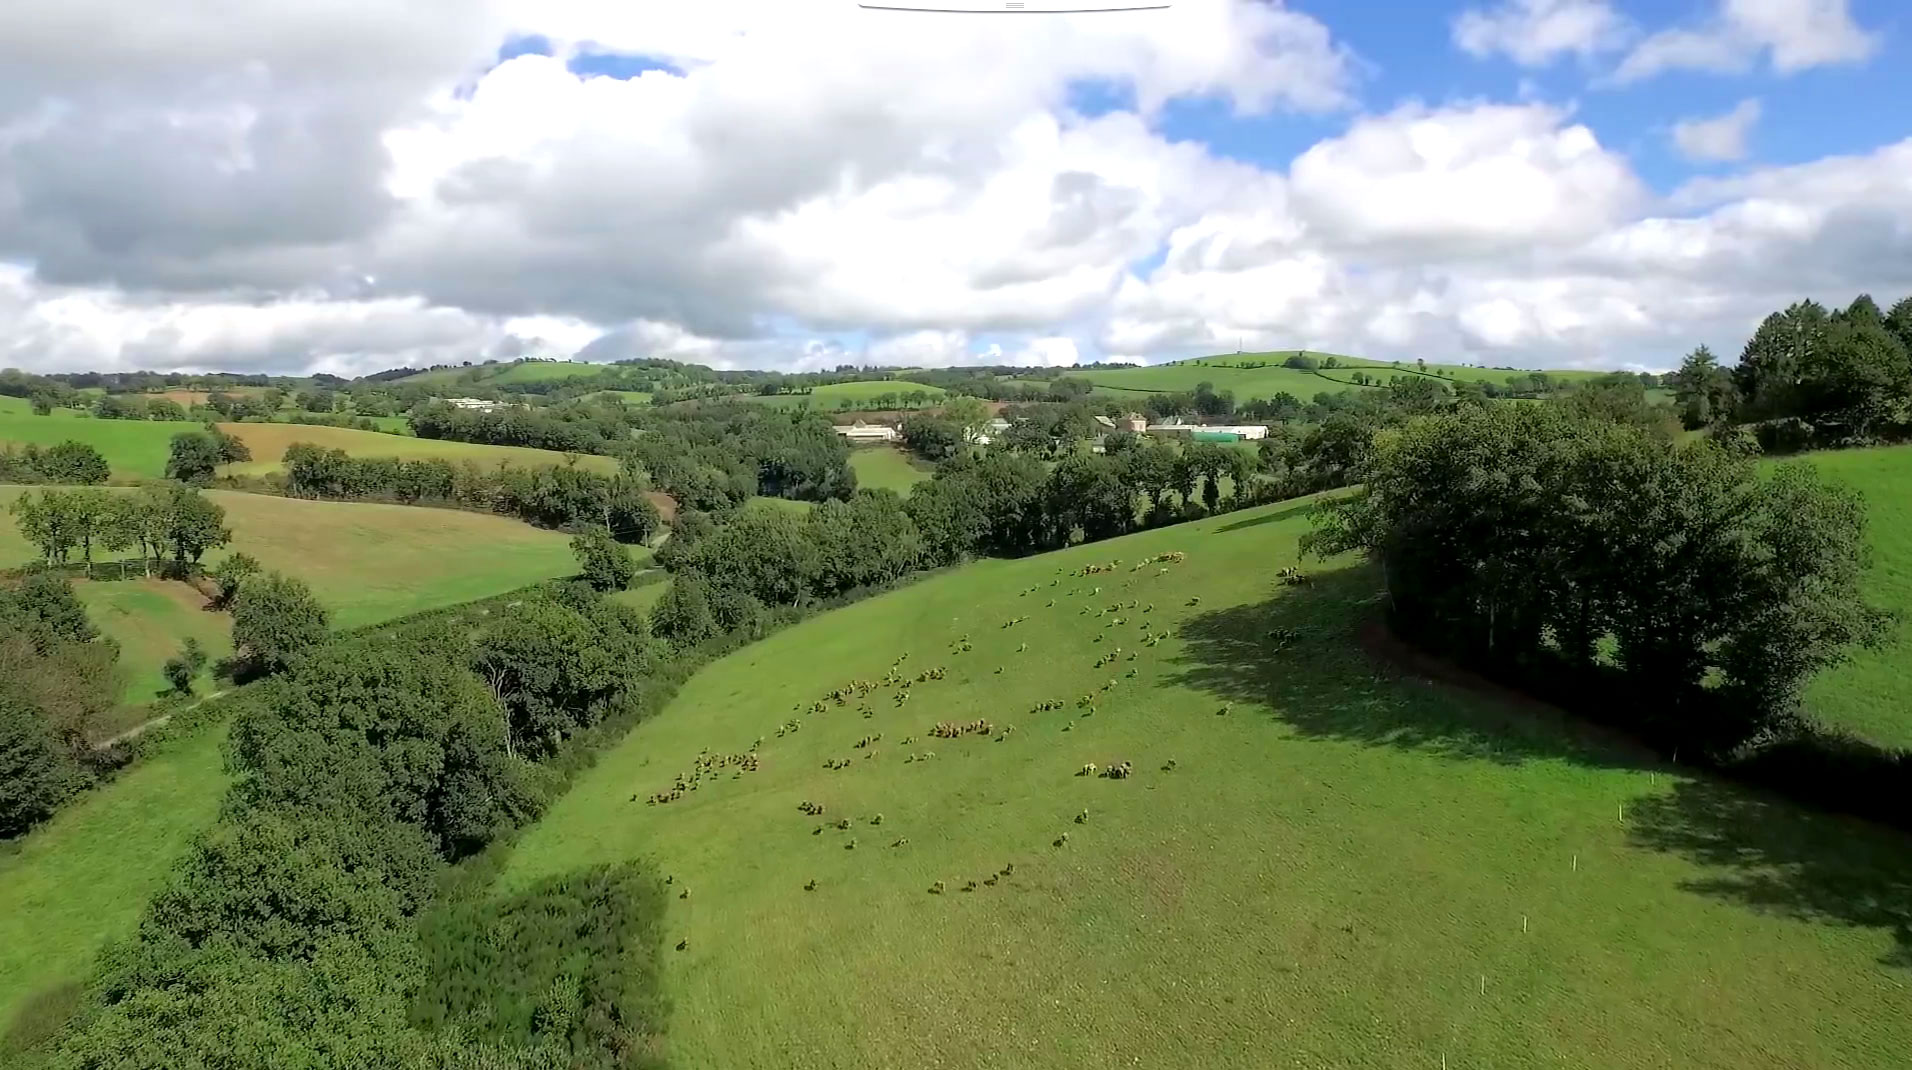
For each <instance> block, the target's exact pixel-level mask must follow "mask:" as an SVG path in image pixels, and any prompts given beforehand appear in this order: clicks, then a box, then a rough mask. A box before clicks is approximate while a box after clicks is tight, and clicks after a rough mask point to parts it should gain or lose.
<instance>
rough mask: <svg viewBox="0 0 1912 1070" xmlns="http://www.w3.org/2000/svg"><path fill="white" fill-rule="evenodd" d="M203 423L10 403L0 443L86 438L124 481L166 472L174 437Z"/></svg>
mask: <svg viewBox="0 0 1912 1070" xmlns="http://www.w3.org/2000/svg"><path fill="white" fill-rule="evenodd" d="M6 400H9V401H17V400H19V399H17V398H8V399H6ZM203 426H204V425H203V424H197V423H193V422H192V421H190V420H97V419H94V418H93V417H91V416H87V415H84V414H82V413H79V412H77V411H75V410H73V409H55V410H53V414H52V415H49V416H35V415H33V414H32V412H31V411H30V410H28V409H27V408H25V406H24V405H22V406H20V407H19V409H18V411H14V409H13V408H12V407H7V408H0V443H11V444H13V445H35V446H43V447H44V446H57V445H59V444H60V443H62V442H84V443H86V444H87V445H89V446H91V447H93V448H94V449H96V450H99V451H100V455H101V456H102V457H105V458H106V464H107V467H109V468H111V469H112V470H113V477H114V478H115V479H121V480H132V479H158V478H159V477H160V476H163V475H165V473H166V458H167V455H168V453H169V451H170V450H171V449H172V441H173V436H174V435H177V434H179V433H180V432H181V431H197V430H199V429H200V428H201V427H203ZM227 426H229V427H259V426H267V425H261V424H229V425H227Z"/></svg>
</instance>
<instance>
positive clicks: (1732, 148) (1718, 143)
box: [1673, 99, 1760, 161]
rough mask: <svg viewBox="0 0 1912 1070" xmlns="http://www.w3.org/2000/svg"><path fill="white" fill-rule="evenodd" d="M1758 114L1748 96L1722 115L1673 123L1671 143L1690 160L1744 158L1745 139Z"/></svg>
mask: <svg viewBox="0 0 1912 1070" xmlns="http://www.w3.org/2000/svg"><path fill="white" fill-rule="evenodd" d="M1759 116H1760V104H1759V101H1757V100H1754V99H1747V100H1742V101H1740V102H1739V103H1738V104H1736V105H1734V106H1733V110H1731V111H1729V112H1727V113H1726V114H1724V115H1716V116H1714V117H1713V118H1710V119H1681V120H1680V121H1679V122H1676V123H1674V124H1673V144H1674V146H1675V147H1676V148H1678V149H1679V150H1680V154H1681V155H1683V156H1685V157H1686V158H1687V159H1689V160H1699V161H1718V160H1743V159H1745V158H1746V154H1747V149H1746V139H1747V137H1748V136H1750V135H1751V134H1752V132H1753V126H1754V124H1756V123H1758V122H1759Z"/></svg>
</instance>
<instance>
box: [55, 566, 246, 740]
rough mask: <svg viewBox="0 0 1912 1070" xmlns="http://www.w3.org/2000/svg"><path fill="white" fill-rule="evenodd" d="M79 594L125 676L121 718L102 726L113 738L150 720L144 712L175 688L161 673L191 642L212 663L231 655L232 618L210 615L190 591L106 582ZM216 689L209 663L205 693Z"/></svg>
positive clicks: (81, 585) (79, 588) (80, 585)
mask: <svg viewBox="0 0 1912 1070" xmlns="http://www.w3.org/2000/svg"><path fill="white" fill-rule="evenodd" d="M74 593H75V594H77V595H79V598H80V601H81V602H82V603H83V604H84V605H85V606H86V614H87V616H88V617H89V618H90V619H91V620H92V621H93V624H94V626H95V627H97V628H99V630H100V631H102V632H104V633H105V634H107V635H110V636H112V637H113V639H114V640H115V641H117V642H118V643H119V647H120V656H119V665H120V672H121V673H122V675H123V676H124V677H125V687H124V689H123V690H122V691H121V699H120V700H121V702H122V703H123V704H124V705H123V708H122V710H121V711H119V713H120V715H119V716H118V717H116V718H115V719H114V720H113V721H112V722H111V723H110V724H107V725H102V726H101V728H102V735H103V736H110V735H113V734H115V733H116V732H118V731H119V730H121V729H125V728H130V727H132V725H134V724H137V723H138V722H140V721H142V720H144V719H145V717H146V714H145V711H144V710H143V709H142V707H143V706H144V705H145V704H146V703H149V702H152V701H153V700H154V699H156V698H159V697H160V696H161V695H162V694H165V693H166V692H167V691H170V690H171V688H172V685H171V684H169V683H167V682H166V677H165V675H164V674H162V673H161V672H160V668H161V666H163V665H165V664H166V659H168V658H170V657H172V656H173V655H174V654H177V653H179V648H180V646H181V644H183V643H184V642H185V641H186V638H187V637H188V636H191V637H192V638H194V639H197V640H199V643H200V645H201V646H202V647H204V648H205V650H206V653H207V655H208V657H209V658H210V659H218V658H222V657H225V656H226V655H227V654H230V653H231V652H232V618H231V617H230V616H229V615H227V614H226V613H223V612H213V611H211V610H210V609H209V608H208V606H207V603H206V599H205V597H204V596H203V595H201V594H200V593H199V592H198V591H197V590H195V589H193V588H192V587H191V586H190V585H188V584H184V583H177V582H174V581H171V580H162V579H157V578H155V579H129V580H112V581H105V582H98V581H88V580H81V581H79V582H77V583H75V584H74ZM212 686H214V684H213V681H212V669H211V664H210V662H209V663H208V665H207V668H206V671H205V672H203V673H201V674H200V676H199V678H198V687H197V689H198V690H200V691H202V692H203V691H204V690H206V689H209V688H211V687H212Z"/></svg>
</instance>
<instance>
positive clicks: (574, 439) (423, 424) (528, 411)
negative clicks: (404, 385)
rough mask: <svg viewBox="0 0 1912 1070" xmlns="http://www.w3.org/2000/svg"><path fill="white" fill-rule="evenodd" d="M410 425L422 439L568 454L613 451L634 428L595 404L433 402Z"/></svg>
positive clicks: (414, 412) (417, 412) (419, 410)
mask: <svg viewBox="0 0 1912 1070" xmlns="http://www.w3.org/2000/svg"><path fill="white" fill-rule="evenodd" d="M411 425H412V433H413V434H415V435H417V436H418V437H419V438H437V439H449V440H453V441H457V442H484V443H489V444H491V445H494V446H530V447H533V448H535V449H541V450H558V451H560V452H564V453H610V452H612V448H613V447H614V446H616V445H618V444H621V443H622V442H623V441H624V440H625V439H627V438H629V437H630V429H629V428H628V427H627V426H625V424H624V422H623V421H622V420H620V419H618V418H617V416H616V414H615V413H614V412H613V410H611V409H608V408H604V407H601V406H594V405H552V406H547V407H542V408H531V407H529V406H524V405H510V406H506V407H505V408H502V409H494V410H491V411H485V410H481V409H461V408H458V407H456V406H454V405H450V404H447V403H445V402H432V403H429V404H426V405H422V406H420V407H418V408H416V409H413V410H412V412H411Z"/></svg>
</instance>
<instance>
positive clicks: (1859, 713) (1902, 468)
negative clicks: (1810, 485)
mask: <svg viewBox="0 0 1912 1070" xmlns="http://www.w3.org/2000/svg"><path fill="white" fill-rule="evenodd" d="M1807 459H1808V460H1809V461H1810V462H1811V463H1812V465H1813V466H1814V467H1816V468H1818V469H1819V471H1820V472H1822V473H1824V474H1825V475H1827V476H1829V477H1831V478H1833V479H1837V480H1839V481H1841V482H1843V483H1845V484H1847V485H1848V486H1851V487H1854V488H1856V489H1857V490H1858V491H1859V492H1860V493H1861V494H1863V495H1865V499H1866V511H1867V514H1868V517H1867V519H1868V520H1869V525H1868V528H1867V536H1868V538H1869V539H1870V541H1871V545H1872V568H1871V571H1870V572H1869V573H1868V575H1867V581H1866V588H1867V594H1868V597H1870V599H1871V600H1872V603H1873V604H1874V605H1876V606H1879V607H1881V608H1883V609H1890V610H1894V611H1896V612H1898V613H1899V615H1900V617H1899V622H1898V626H1897V629H1896V634H1895V636H1894V638H1893V640H1892V641H1891V642H1889V643H1887V644H1886V645H1885V646H1883V647H1881V648H1880V649H1878V650H1867V651H1860V652H1858V653H1857V654H1855V655H1854V657H1853V660H1852V661H1851V663H1849V664H1846V665H1841V666H1839V667H1837V668H1835V669H1832V670H1830V671H1828V672H1826V673H1823V674H1821V675H1820V677H1819V678H1818V679H1816V680H1814V681H1813V683H1812V685H1811V686H1810V687H1808V688H1807V690H1806V707H1807V709H1809V710H1811V711H1812V713H1813V714H1814V716H1816V717H1818V718H1819V719H1820V720H1821V721H1824V722H1826V723H1828V724H1831V725H1835V726H1837V727H1840V728H1845V729H1849V730H1851V731H1853V732H1857V733H1858V734H1860V735H1862V736H1865V737H1866V738H1868V739H1871V740H1874V741H1875V742H1879V743H1884V744H1886V745H1888V746H1895V747H1912V704H1909V703H1908V699H1907V696H1908V695H1912V446H1888V447H1883V448H1879V449H1865V450H1832V451H1826V452H1822V453H1813V454H1808V455H1807Z"/></svg>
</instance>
